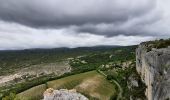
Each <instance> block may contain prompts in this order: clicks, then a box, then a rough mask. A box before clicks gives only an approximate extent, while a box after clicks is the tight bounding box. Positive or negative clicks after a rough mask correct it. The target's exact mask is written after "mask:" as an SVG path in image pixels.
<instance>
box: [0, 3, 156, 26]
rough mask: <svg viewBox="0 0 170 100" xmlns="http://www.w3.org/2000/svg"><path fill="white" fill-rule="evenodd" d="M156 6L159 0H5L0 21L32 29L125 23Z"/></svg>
mask: <svg viewBox="0 0 170 100" xmlns="http://www.w3.org/2000/svg"><path fill="white" fill-rule="evenodd" d="M154 6H155V0H126V1H125V0H109V1H106V0H69V1H68V0H43V1H42V0H1V1H0V18H1V19H3V20H6V21H13V22H18V23H21V24H24V25H29V26H32V27H60V26H68V25H83V24H87V23H91V24H99V23H121V22H124V21H127V20H129V19H132V18H135V17H138V16H143V15H145V14H147V13H149V12H150V11H151V10H152V9H153V8H154Z"/></svg>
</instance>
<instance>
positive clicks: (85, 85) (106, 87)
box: [19, 71, 117, 100]
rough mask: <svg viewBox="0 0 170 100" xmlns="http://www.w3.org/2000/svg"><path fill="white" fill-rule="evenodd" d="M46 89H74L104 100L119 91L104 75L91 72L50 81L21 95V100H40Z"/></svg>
mask: <svg viewBox="0 0 170 100" xmlns="http://www.w3.org/2000/svg"><path fill="white" fill-rule="evenodd" d="M46 88H54V89H73V88H74V89H77V90H78V92H80V93H82V94H85V95H86V96H88V97H89V98H100V99H102V100H108V98H109V97H111V96H112V95H113V94H115V93H117V91H116V90H115V86H114V85H112V84H110V83H109V82H108V81H107V80H106V79H105V78H104V77H103V76H102V75H100V74H99V73H97V72H96V71H90V72H86V73H81V74H76V75H71V76H68V77H65V78H61V79H58V80H54V81H49V82H47V83H46V85H45V84H43V85H40V86H36V87H33V88H31V89H29V90H27V91H24V92H22V93H20V94H19V98H20V99H21V100H28V98H30V97H31V98H32V99H33V100H39V98H38V99H37V97H41V96H42V93H43V91H45V89H46ZM38 91H40V92H38ZM37 92H38V94H37ZM92 94H98V95H99V96H100V97H98V95H92ZM93 96H94V97H93ZM95 96H96V97H95Z"/></svg>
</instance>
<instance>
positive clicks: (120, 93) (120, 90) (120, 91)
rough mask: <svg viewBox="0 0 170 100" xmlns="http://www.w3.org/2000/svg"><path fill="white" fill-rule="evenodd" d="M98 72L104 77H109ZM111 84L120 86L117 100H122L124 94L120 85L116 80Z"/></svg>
mask: <svg viewBox="0 0 170 100" xmlns="http://www.w3.org/2000/svg"><path fill="white" fill-rule="evenodd" d="M98 72H99V73H100V74H102V75H103V76H105V77H107V75H106V74H105V73H103V72H102V71H101V70H98ZM111 82H114V83H115V84H116V85H117V86H118V88H119V94H118V97H117V100H121V98H122V93H123V89H122V88H121V86H120V85H119V83H118V82H117V81H116V80H114V79H112V80H111Z"/></svg>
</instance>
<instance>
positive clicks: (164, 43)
mask: <svg viewBox="0 0 170 100" xmlns="http://www.w3.org/2000/svg"><path fill="white" fill-rule="evenodd" d="M142 44H143V45H145V46H146V47H147V51H148V52H149V51H151V49H152V48H156V49H160V48H166V47H168V46H170V39H165V40H164V39H160V40H155V41H147V42H143V43H142Z"/></svg>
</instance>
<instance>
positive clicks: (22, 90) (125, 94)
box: [0, 46, 145, 100]
mask: <svg viewBox="0 0 170 100" xmlns="http://www.w3.org/2000/svg"><path fill="white" fill-rule="evenodd" d="M135 49H136V46H127V47H107V46H104V47H91V48H90V47H84V48H74V49H68V48H61V49H43V50H41V49H35V50H23V51H2V52H3V53H2V52H1V55H2V56H1V59H2V60H3V62H1V65H4V67H2V68H3V69H2V70H1V72H2V73H3V74H2V75H1V76H8V75H14V74H16V73H17V72H24V71H28V72H29V70H30V71H31V70H34V72H36V73H37V72H38V73H39V74H38V75H37V74H36V75H31V73H32V72H31V73H29V75H26V76H24V77H25V78H22V77H23V76H22V77H18V78H15V79H14V80H13V81H10V82H6V83H7V84H6V85H5V86H2V87H0V93H1V96H2V97H3V98H4V100H6V98H18V99H19V98H20V97H24V98H25V97H28V96H26V95H29V97H31V98H34V100H39V99H41V98H43V92H44V91H45V90H46V89H47V88H49V87H52V88H54V89H62V88H66V89H76V90H77V91H78V92H80V93H82V94H83V95H85V96H87V97H88V98H96V99H99V100H102V98H105V99H106V98H107V99H106V100H110V99H116V98H117V99H123V100H127V98H129V99H130V98H133V99H139V98H140V99H142V100H145V95H144V90H145V85H144V84H143V83H142V82H141V80H140V77H139V75H138V74H137V72H136V69H135ZM28 62H29V65H28ZM4 63H5V64H4ZM7 65H9V66H7ZM55 66H56V67H55ZM62 66H63V67H62ZM8 68H11V69H12V71H10V72H9V71H8V70H6V69H8ZM62 68H63V69H62ZM47 69H48V71H47ZM50 69H52V70H50ZM56 70H60V71H59V72H62V73H61V74H57V73H55V72H56ZM89 71H95V73H96V75H97V76H98V74H99V76H100V77H89V79H87V80H86V79H85V80H82V79H84V78H85V77H83V78H81V75H83V74H85V73H86V72H87V73H88V72H89ZM7 72H9V73H7ZM17 75H18V74H17ZM72 75H74V76H75V78H73V76H72ZM30 76H31V77H30ZM67 77H68V79H67ZM69 77H70V78H69ZM76 77H77V78H78V79H77V78H76ZM65 78H66V79H67V80H65ZM79 78H80V79H81V80H80V79H79ZM93 78H94V79H93ZM95 78H97V80H103V81H102V82H99V83H95V85H93V86H99V87H101V90H100V88H99V87H95V88H94V89H93V88H91V89H92V90H90V89H89V88H83V89H82V88H81V86H83V85H81V84H87V86H88V85H90V84H91V83H89V82H91V81H90V80H95ZM74 79H76V80H78V81H76V80H74ZM62 80H63V81H62ZM51 81H52V82H51ZM53 81H54V82H53ZM55 82H57V83H55ZM95 82H97V81H95ZM52 83H53V85H52ZM59 83H61V86H59V87H56V86H55V84H59ZM70 83H71V84H70ZM72 83H73V84H72ZM100 83H101V84H100ZM109 84H110V85H109ZM102 86H110V88H107V87H105V88H102ZM90 87H92V86H90ZM111 87H112V88H111ZM98 88H99V90H96V92H95V89H98ZM110 89H111V90H110ZM35 91H39V92H36V93H34V92H35ZM93 92H94V93H93ZM32 93H34V94H32ZM16 94H17V95H16ZM18 96H19V97H18ZM7 100H8V99H7ZM22 100H23V99H22ZM26 100H28V99H26ZM90 100H91V99H90ZM92 100H93V99H92Z"/></svg>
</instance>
